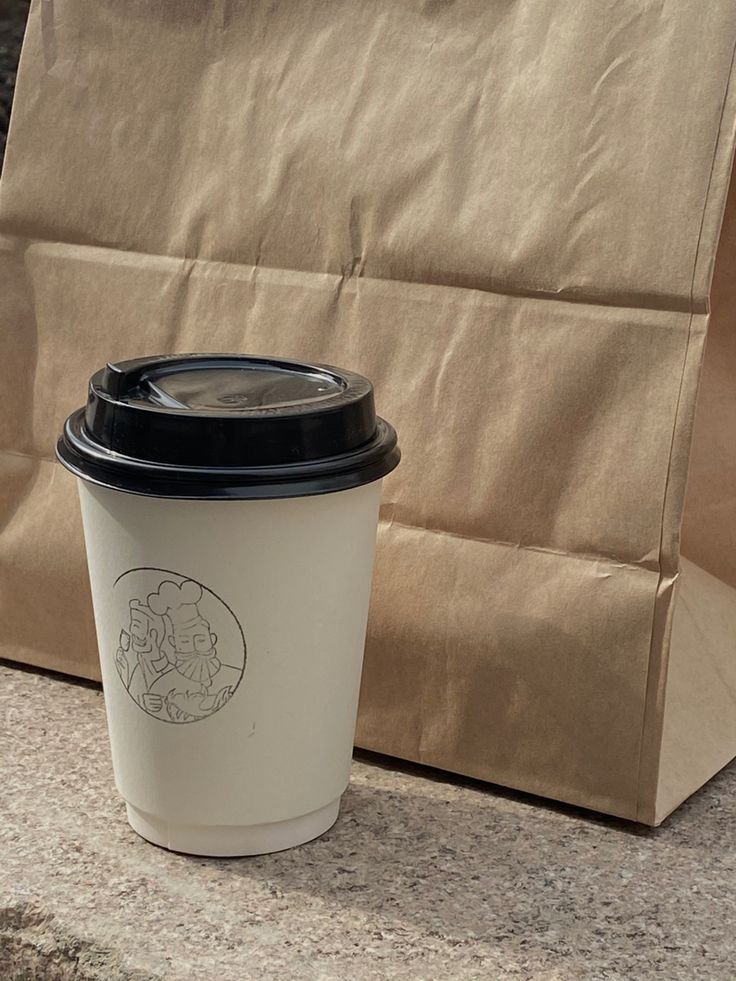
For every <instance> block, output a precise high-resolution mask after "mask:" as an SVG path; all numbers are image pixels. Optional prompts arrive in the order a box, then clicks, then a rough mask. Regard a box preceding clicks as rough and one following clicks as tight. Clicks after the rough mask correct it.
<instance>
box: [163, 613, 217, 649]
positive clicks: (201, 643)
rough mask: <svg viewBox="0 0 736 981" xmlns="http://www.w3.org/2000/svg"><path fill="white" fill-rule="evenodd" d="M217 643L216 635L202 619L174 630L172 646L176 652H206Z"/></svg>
mask: <svg viewBox="0 0 736 981" xmlns="http://www.w3.org/2000/svg"><path fill="white" fill-rule="evenodd" d="M216 643H217V635H216V634H214V633H212V631H211V630H210V625H209V623H208V622H207V621H206V620H205V619H204V618H202V619H200V620H198V621H197V622H196V623H193V624H191V625H188V626H186V627H177V628H176V629H175V631H174V647H175V649H176V652H177V654H208V653H209V652H210V651H212V650H213V649H214V646H215V644H216Z"/></svg>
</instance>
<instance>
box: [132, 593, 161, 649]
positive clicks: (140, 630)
mask: <svg viewBox="0 0 736 981" xmlns="http://www.w3.org/2000/svg"><path fill="white" fill-rule="evenodd" d="M130 637H131V642H132V645H133V648H134V649H135V650H136V651H138V652H139V653H141V654H147V653H150V652H151V651H153V649H154V647H157V646H158V641H159V636H158V630H157V629H156V627H155V626H154V624H153V623H152V622H151V617H150V615H148V614H147V613H146V611H145V610H144V609H143V608H142V607H140V606H134V605H131V607H130Z"/></svg>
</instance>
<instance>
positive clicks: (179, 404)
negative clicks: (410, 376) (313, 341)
mask: <svg viewBox="0 0 736 981" xmlns="http://www.w3.org/2000/svg"><path fill="white" fill-rule="evenodd" d="M57 454H58V456H59V459H60V460H61V462H62V463H63V464H64V466H65V467H67V469H69V470H71V471H72V473H75V474H77V476H79V477H82V478H84V479H85V480H89V481H92V482H93V483H96V484H102V485H103V486H105V487H113V488H115V489H116V490H121V491H128V492H129V493H132V494H145V495H149V496H152V497H175V498H196V499H202V498H214V499H223V498H225V499H227V498H232V499H243V498H273V497H302V496H306V495H310V494H327V493H330V492H332V491H337V490H345V489H347V488H349V487H358V486H360V485H361V484H367V483H370V482H371V481H373V480H378V479H379V478H380V477H383V476H385V475H386V474H387V473H389V472H390V471H391V470H393V469H394V467H396V466H397V464H398V462H399V458H400V453H399V448H398V446H397V444H396V433H395V431H394V429H393V428H392V427H391V426H390V425H389V424H388V423H387V422H384V420H383V419H378V418H377V417H376V411H375V407H374V404H373V386H372V385H371V383H370V382H369V381H368V379H367V378H363V377H362V375H356V374H353V373H352V372H350V371H342V370H341V369H338V368H331V367H329V366H328V365H316V364H301V363H299V362H296V361H281V360H277V359H274V358H250V357H246V356H245V355H241V354H184V355H162V356H158V357H150V358H138V359H136V360H135V361H121V362H119V363H118V364H108V365H107V366H106V367H105V368H103V369H102V370H101V371H98V372H97V373H96V374H94V375H93V376H92V378H91V379H90V383H89V395H88V399H87V406H86V408H82V409H78V410H77V411H76V412H74V413H72V415H71V416H69V418H68V419H67V421H66V423H65V424H64V431H63V433H62V436H61V438H60V439H59V442H58V445H57Z"/></svg>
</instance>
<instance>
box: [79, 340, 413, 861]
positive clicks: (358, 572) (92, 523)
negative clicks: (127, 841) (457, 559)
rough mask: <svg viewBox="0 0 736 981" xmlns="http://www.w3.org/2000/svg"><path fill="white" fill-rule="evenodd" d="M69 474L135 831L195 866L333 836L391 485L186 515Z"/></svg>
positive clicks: (227, 502)
mask: <svg viewBox="0 0 736 981" xmlns="http://www.w3.org/2000/svg"><path fill="white" fill-rule="evenodd" d="M193 360H194V359H193ZM310 370H316V369H314V368H313V367H312V366H310ZM331 370H333V371H335V370H336V369H331ZM115 397H116V398H119V397H120V393H119V392H117V393H116V396H115ZM164 415H166V413H164ZM177 415H179V416H184V415H185V413H181V412H180V413H177ZM178 421H179V422H181V423H182V424H184V419H183V418H180V419H179V420H178ZM251 421H252V420H251ZM92 424H94V418H93V419H92ZM70 452H71V451H70V450H69V449H68V446H67V448H66V449H65V448H63V447H62V446H61V445H60V456H62V459H63V461H64V462H65V463H66V464H67V466H70V460H69V459H68V458H65V457H64V454H65V453H66V454H67V457H68V455H69V454H70ZM98 462H99V461H98ZM71 463H73V464H74V465H73V466H71V468H72V469H74V471H75V472H76V473H78V475H79V476H80V478H81V479H80V480H79V492H80V501H81V506H82V517H83V521H84V532H85V539H86V547H87V556H88V562H89V572H90V580H91V585H92V597H93V602H94V611H95V620H96V625H97V635H98V641H99V651H100V662H101V667H102V679H103V686H104V692H105V704H106V709H107V718H108V727H109V733H110V743H111V748H112V759H113V768H114V773H115V782H116V785H117V788H118V790H119V791H120V794H121V795H122V797H123V799H124V800H125V803H126V807H127V812H128V819H129V821H130V824H131V826H132V827H133V828H134V829H135V830H136V831H137V832H138V833H139V834H141V835H142V836H143V837H144V838H147V839H148V840H149V841H152V842H154V843H155V844H158V845H162V846H164V847H166V848H170V849H173V850H175V851H181V852H189V853H194V854H199V855H251V854H259V853H263V852H272V851H278V850H281V849H284V848H289V847H291V846H293V845H298V844H301V843H303V842H305V841H308V840H310V839H312V838H314V837H316V836H318V835H320V834H322V833H323V832H324V831H326V830H327V829H328V828H329V827H331V825H332V824H333V823H334V821H335V820H336V818H337V815H338V809H339V805H340V797H341V795H342V793H343V792H344V790H345V788H346V786H347V783H348V779H349V771H350V762H351V756H352V745H353V737H354V731H355V719H356V712H357V704H358V693H359V687H360V676H361V666H362V657H363V646H364V641H365V630H366V622H367V617H368V605H369V599H370V587H371V575H372V568H373V555H374V545H375V537H376V527H377V521H378V509H379V503H380V494H381V482H382V481H381V478H380V477H378V478H377V479H372V480H369V481H367V482H365V483H358V484H357V486H348V487H346V488H345V489H338V490H332V491H330V492H324V493H309V494H308V495H307V496H299V495H296V494H295V493H294V491H295V487H294V486H293V485H289V487H288V491H289V492H290V493H291V495H292V496H272V497H271V498H268V499H261V498H255V499H253V498H235V499H233V498H232V497H229V499H197V498H193V497H186V498H185V497H178V498H175V497H164V496H158V495H153V494H146V493H143V492H142V491H141V489H137V490H136V491H134V492H131V491H130V490H128V489H121V488H120V487H114V486H111V482H108V484H107V486H105V485H103V483H102V482H101V481H100V480H99V477H100V471H95V472H94V476H95V478H97V479H94V480H92V479H90V476H89V475H85V474H84V473H82V472H81V468H82V464H81V463H80V462H79V460H78V459H77V460H74V461H71ZM393 465H395V462H394V464H393ZM139 476H140V474H138V476H137V477H136V479H138V477H139ZM303 476H304V474H303V472H300V479H301V478H303ZM175 486H176V485H175ZM229 486H230V490H231V491H232V482H231V483H230V484H229ZM299 486H301V485H297V486H296V489H298V487H299ZM189 489H190V491H191V486H190V488H189ZM308 489H310V488H309V487H308ZM261 492H262V491H261ZM283 492H284V487H283V486H282V487H281V493H283Z"/></svg>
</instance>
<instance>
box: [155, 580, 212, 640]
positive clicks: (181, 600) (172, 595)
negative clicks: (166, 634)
mask: <svg viewBox="0 0 736 981" xmlns="http://www.w3.org/2000/svg"><path fill="white" fill-rule="evenodd" d="M201 599H202V587H201V586H200V585H199V583H196V582H192V580H191V579H186V580H185V581H184V582H183V583H182V584H181V585H178V584H177V583H175V582H171V581H170V580H168V579H167V580H166V581H165V582H162V583H161V585H160V586H159V588H158V592H156V593H151V594H150V595H149V597H148V605H149V606H150V608H151V609H152V610H153V612H154V613H158V614H160V615H161V616H163V615H166V616H167V617H168V618H169V620H170V621H171V625H172V627H173V628H174V630H175V631H176V630H183V629H185V628H186V627H190V626H193V625H194V624H196V623H203V624H206V625H207V627H209V623H208V622H207V620H205V618H204V617H203V616H202V614H201V613H200V612H199V607H198V606H197V603H198V602H199V601H200V600H201Z"/></svg>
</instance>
